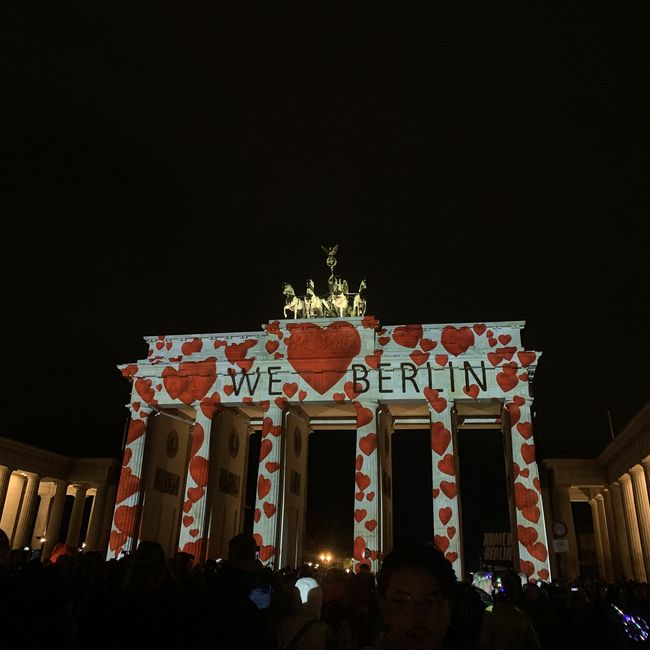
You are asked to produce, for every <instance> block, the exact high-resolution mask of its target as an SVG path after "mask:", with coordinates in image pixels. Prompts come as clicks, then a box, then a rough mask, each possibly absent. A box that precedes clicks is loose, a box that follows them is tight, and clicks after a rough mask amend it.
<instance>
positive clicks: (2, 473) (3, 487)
mask: <svg viewBox="0 0 650 650" xmlns="http://www.w3.org/2000/svg"><path fill="white" fill-rule="evenodd" d="M12 472H13V469H12V468H11V467H5V466H4V465H0V520H2V511H3V510H4V507H5V501H6V500H7V490H8V489H9V480H10V479H11V473H12Z"/></svg>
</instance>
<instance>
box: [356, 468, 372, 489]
mask: <svg viewBox="0 0 650 650" xmlns="http://www.w3.org/2000/svg"><path fill="white" fill-rule="evenodd" d="M354 480H355V481H356V484H357V486H358V488H359V490H361V492H363V491H364V490H365V489H366V488H367V487H368V486H369V485H370V477H369V476H368V475H367V474H363V473H362V472H357V473H356V474H355V476H354Z"/></svg>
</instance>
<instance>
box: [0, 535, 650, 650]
mask: <svg viewBox="0 0 650 650" xmlns="http://www.w3.org/2000/svg"><path fill="white" fill-rule="evenodd" d="M647 620H650V598H649V594H648V587H647V585H646V584H638V583H632V582H623V581H622V582H620V583H617V584H604V583H601V582H596V581H578V582H576V583H574V584H572V585H563V584H559V583H540V584H533V583H526V584H522V580H521V579H520V576H519V575H518V574H516V573H514V572H513V571H510V572H504V573H503V574H501V575H496V574H494V575H493V574H491V573H488V572H478V573H476V574H474V577H473V582H472V583H465V582H461V581H458V580H457V579H456V576H455V574H454V571H453V569H452V566H451V564H450V563H449V562H448V561H447V560H446V559H445V558H444V556H443V554H442V553H441V552H440V551H438V550H437V549H436V548H435V547H434V546H431V545H422V544H417V543H415V542H410V543H404V544H402V545H400V546H398V547H396V548H395V549H394V550H393V551H392V552H391V553H390V554H388V555H387V556H386V557H385V558H384V560H383V562H382V566H381V569H380V571H379V573H378V575H377V576H375V575H373V574H372V573H371V572H370V570H369V568H368V567H367V566H365V565H361V566H360V567H359V570H358V572H356V573H354V572H353V573H347V572H346V571H344V570H342V569H338V568H332V567H329V568H322V567H319V568H318V569H313V568H312V567H309V566H307V565H305V566H304V567H303V568H302V569H300V570H294V569H291V568H288V567H287V568H285V569H282V570H280V571H273V570H272V569H271V568H269V567H264V566H262V564H261V563H260V562H259V560H257V559H256V546H255V540H254V538H253V537H252V536H251V535H247V534H241V535H237V536H235V537H234V538H233V539H232V540H231V541H230V544H229V552H228V557H227V559H226V560H224V561H222V562H216V561H212V560H208V561H207V562H205V563H204V564H202V565H200V566H197V565H195V564H194V562H193V558H192V556H190V555H188V554H186V553H177V554H176V556H175V557H174V558H173V559H171V560H169V559H168V558H166V557H165V554H164V552H163V549H162V547H161V546H160V544H158V543H156V542H145V541H143V542H141V543H140V544H139V546H138V548H137V550H136V551H135V552H133V553H131V554H129V555H125V556H124V557H122V558H120V559H119V560H111V561H108V562H106V561H105V560H104V558H103V557H102V556H101V555H100V554H99V553H95V552H88V553H80V552H77V551H76V550H74V549H72V548H69V547H66V546H65V545H64V544H61V545H58V546H57V547H55V550H54V552H53V553H52V556H51V557H50V559H49V560H48V561H46V562H41V561H40V560H39V559H30V556H29V554H28V552H27V551H20V550H13V551H10V550H9V542H8V539H7V536H6V535H5V534H4V533H2V531H0V629H1V630H2V632H3V636H4V637H5V638H10V637H12V636H13V638H16V639H19V640H20V643H21V646H22V647H27V648H37V647H47V648H48V650H49V649H50V648H65V649H66V650H67V649H72V650H76V649H81V648H84V649H86V648H94V647H105V646H106V647H109V648H114V649H115V650H117V648H119V647H134V648H142V649H144V648H155V649H156V650H165V649H166V648H175V649H178V648H193V649H194V648H210V649H215V650H217V649H219V648H227V649H230V648H233V649H240V648H241V649H243V650H247V649H251V650H258V649H264V650H267V649H268V650H302V649H314V650H396V649H407V648H408V649H412V650H415V649H421V650H425V649H426V650H435V649H442V650H447V649H448V650H473V649H476V650H488V649H490V650H491V649H495V650H501V649H503V650H515V649H519V648H522V649H528V648H532V649H537V648H540V649H543V650H547V649H548V650H578V649H582V648H589V649H592V648H593V649H596V650H599V649H601V648H602V649H605V648H607V649H618V648H620V649H622V650H628V649H631V648H636V647H641V646H643V645H645V644H646V643H647V633H646V632H647V627H645V621H647Z"/></svg>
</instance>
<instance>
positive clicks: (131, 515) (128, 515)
mask: <svg viewBox="0 0 650 650" xmlns="http://www.w3.org/2000/svg"><path fill="white" fill-rule="evenodd" d="M139 511H140V506H118V507H117V508H116V509H115V518H114V522H115V528H117V529H118V530H120V531H122V532H123V533H126V534H127V535H128V536H129V537H133V529H134V528H135V523H136V521H137V519H138V513H139Z"/></svg>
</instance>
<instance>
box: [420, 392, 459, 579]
mask: <svg viewBox="0 0 650 650" xmlns="http://www.w3.org/2000/svg"><path fill="white" fill-rule="evenodd" d="M427 405H428V407H429V416H430V418H431V483H432V485H431V494H432V497H433V540H434V542H435V544H436V546H437V547H438V548H439V549H440V550H441V551H442V552H443V553H444V554H445V557H446V558H447V559H448V560H449V561H450V562H451V563H452V565H453V567H454V571H455V572H456V577H457V578H458V579H459V580H462V579H463V544H462V522H461V515H460V495H459V494H458V475H457V471H458V470H457V464H456V458H457V454H456V437H455V435H454V426H453V419H452V411H453V408H454V402H453V401H451V402H447V400H446V399H445V398H444V397H442V396H440V395H439V393H438V391H437V390H430V391H427Z"/></svg>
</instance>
